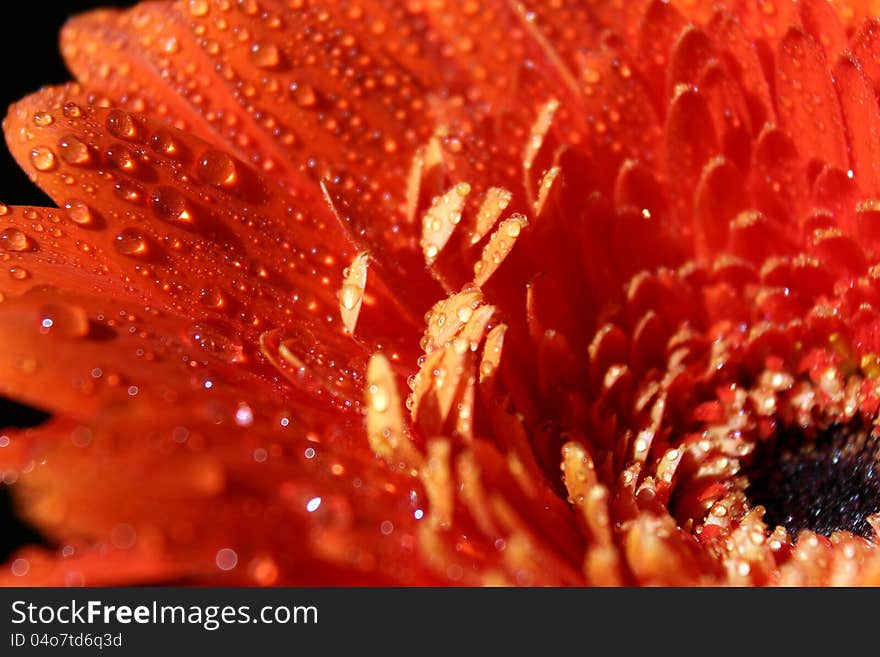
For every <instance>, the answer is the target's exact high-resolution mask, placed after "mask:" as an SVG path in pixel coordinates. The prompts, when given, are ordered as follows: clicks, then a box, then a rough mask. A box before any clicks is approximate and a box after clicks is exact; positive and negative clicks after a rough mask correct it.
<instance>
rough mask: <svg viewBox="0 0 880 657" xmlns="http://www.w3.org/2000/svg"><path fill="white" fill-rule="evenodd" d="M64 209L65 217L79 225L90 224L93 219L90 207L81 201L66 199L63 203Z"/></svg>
mask: <svg viewBox="0 0 880 657" xmlns="http://www.w3.org/2000/svg"><path fill="white" fill-rule="evenodd" d="M64 209H65V210H66V211H67V218H68V219H70V220H71V221H72V222H73V223H75V224H79V225H80V226H90V225H92V224H93V223H94V221H95V217H94V215H93V214H92V210H91V208H89V206H88V205H86V204H85V203H82V202H81V201H68V202H67V203H65V204H64Z"/></svg>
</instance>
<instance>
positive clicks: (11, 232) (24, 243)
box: [0, 228, 34, 252]
mask: <svg viewBox="0 0 880 657" xmlns="http://www.w3.org/2000/svg"><path fill="white" fill-rule="evenodd" d="M0 247H2V248H4V249H6V250H7V251H16V252H20V251H30V250H31V249H33V248H34V243H33V241H32V240H31V239H30V238H29V237H28V236H27V235H25V234H24V233H23V232H22V231H20V230H19V229H18V228H7V229H6V230H4V231H3V232H2V233H0Z"/></svg>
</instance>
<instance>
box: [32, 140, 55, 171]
mask: <svg viewBox="0 0 880 657" xmlns="http://www.w3.org/2000/svg"><path fill="white" fill-rule="evenodd" d="M31 164H33V165H34V168H35V169H36V170H37V171H52V170H53V169H55V167H57V166H58V162H57V161H56V160H55V153H53V152H52V151H51V150H50V149H48V148H46V147H45V146H38V147H37V148H34V149H33V150H32V151H31Z"/></svg>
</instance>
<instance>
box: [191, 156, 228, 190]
mask: <svg viewBox="0 0 880 657" xmlns="http://www.w3.org/2000/svg"><path fill="white" fill-rule="evenodd" d="M199 177H200V178H201V179H202V180H203V181H205V182H206V183H208V184H209V185H231V184H232V183H234V182H235V162H233V160H232V158H231V157H230V156H229V155H228V154H226V153H224V152H223V151H217V150H210V151H207V152H206V153H204V154H203V155H202V157H201V158H200V159H199Z"/></svg>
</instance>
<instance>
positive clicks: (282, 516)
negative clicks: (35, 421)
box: [16, 404, 421, 585]
mask: <svg viewBox="0 0 880 657" xmlns="http://www.w3.org/2000/svg"><path fill="white" fill-rule="evenodd" d="M254 408H255V410H254V411H253V415H247V416H246V417H245V415H244V414H241V413H239V414H238V416H237V419H236V416H235V415H232V416H230V415H228V414H227V412H226V411H225V410H221V409H220V408H218V407H215V408H214V410H213V411H211V410H210V408H207V407H205V408H204V411H205V413H207V414H205V413H197V414H193V413H192V412H191V410H190V408H187V405H186V404H179V405H174V406H170V405H166V406H165V407H163V409H164V410H163V412H162V414H161V416H157V414H156V412H155V407H150V406H147V405H135V404H128V405H124V406H117V407H115V408H107V409H106V410H105V411H103V412H102V413H99V414H97V415H95V416H93V419H92V421H90V422H88V423H83V424H79V425H77V427H76V429H75V430H74V432H75V433H74V434H73V435H72V436H71V439H69V440H59V439H58V433H57V432H56V431H51V430H46V431H39V430H38V431H35V432H32V434H31V435H30V437H29V442H30V445H29V452H30V455H31V458H33V459H34V460H35V461H36V465H34V466H32V467H29V468H27V469H25V470H23V471H22V473H21V474H20V476H19V478H18V481H17V483H16V485H17V489H18V490H19V499H20V502H21V507H22V511H23V513H24V515H25V517H27V518H28V519H30V521H31V522H33V523H34V524H36V525H37V526H39V527H40V528H41V529H42V531H43V532H44V533H45V535H47V536H48V537H49V538H50V539H52V540H55V541H58V542H59V543H62V544H68V545H74V546H83V547H84V548H86V549H88V548H90V547H92V548H93V547H96V546H100V545H102V544H103V545H107V546H112V545H114V543H116V544H118V543H119V540H118V539H119V537H118V534H119V531H120V526H121V525H123V526H125V527H123V528H124V529H126V535H127V539H126V540H125V545H124V547H125V548H128V549H129V550H128V559H131V560H137V559H138V558H139V556H140V554H141V552H142V551H147V552H148V553H150V554H152V555H154V556H153V557H151V559H150V560H149V561H148V562H147V563H151V562H152V563H156V562H159V563H161V562H163V561H167V562H169V563H171V564H174V565H175V567H176V572H175V571H170V573H168V574H169V576H170V574H171V573H173V574H174V575H176V579H178V580H183V581H186V580H197V581H205V582H213V583H217V584H220V583H223V582H226V583H230V584H231V583H240V584H243V583H249V584H264V585H265V584H272V583H275V582H277V581H289V582H293V581H297V582H300V583H308V582H315V581H319V582H323V583H325V584H326V583H328V582H331V581H343V582H346V583H349V584H350V583H352V582H355V581H359V580H360V579H361V578H362V577H364V576H365V575H366V576H368V577H369V578H370V581H373V582H376V581H377V577H378V578H379V580H382V579H383V578H384V581H386V582H387V583H391V582H397V583H406V582H407V581H412V580H413V579H414V578H419V579H420V575H421V573H420V571H419V566H417V565H416V562H414V558H415V553H414V550H415V547H416V546H415V545H414V542H413V535H412V533H411V532H412V531H413V529H414V523H415V519H414V517H413V512H414V510H415V509H416V508H418V507H417V505H418V501H419V499H420V496H421V494H420V491H419V487H418V485H417V483H416V482H414V481H413V480H412V479H411V478H410V477H409V476H408V475H397V474H395V473H394V472H392V471H391V470H389V469H388V468H386V467H385V466H384V465H383V464H381V463H380V462H378V461H376V459H375V458H374V457H373V456H372V454H369V453H365V452H359V451H358V450H350V449H347V448H344V447H343V446H342V444H341V443H339V442H337V441H338V436H337V437H334V435H333V431H334V430H333V429H332V426H333V424H334V423H329V424H328V423H323V425H321V424H319V423H317V422H315V421H314V419H313V420H311V421H309V420H305V419H304V418H302V419H301V418H299V417H297V415H296V414H293V413H291V414H290V415H283V416H281V417H287V418H288V419H289V424H288V425H286V426H285V423H283V422H279V415H277V414H274V413H269V412H264V413H261V410H260V409H259V408H258V407H254ZM301 421H302V424H300V422H301ZM309 426H312V427H317V426H323V427H324V429H323V430H322V431H321V432H320V433H318V432H315V431H309V430H307V429H306V427H309ZM132 427H137V428H138V430H137V431H136V432H132V431H131V428H132ZM337 431H338V429H337ZM343 442H345V441H343ZM291 545H296V546H297V549H295V550H291V549H290V546H291ZM131 548H137V549H131ZM61 560H62V561H63V558H62V559H61ZM145 565H146V564H145ZM126 570H130V571H131V575H132V577H135V578H136V579H135V581H143V582H146V581H150V580H154V579H155V577H156V575H153V574H149V573H148V572H145V573H144V574H143V575H140V576H139V575H138V573H137V572H135V571H134V570H132V569H131V567H128V568H126ZM380 573H384V575H381V574H380Z"/></svg>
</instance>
